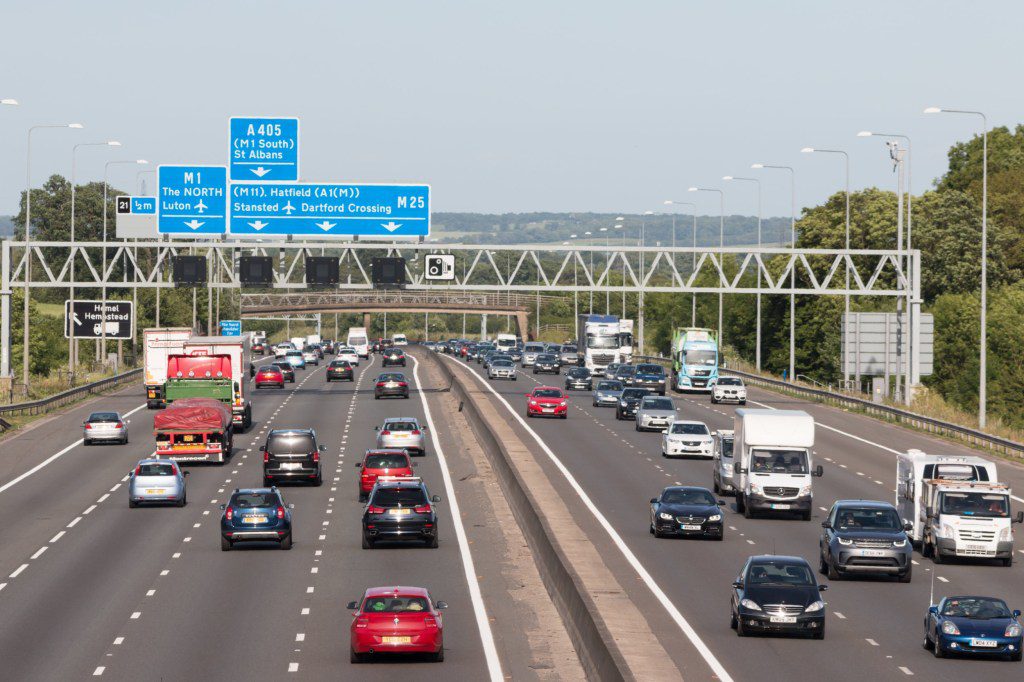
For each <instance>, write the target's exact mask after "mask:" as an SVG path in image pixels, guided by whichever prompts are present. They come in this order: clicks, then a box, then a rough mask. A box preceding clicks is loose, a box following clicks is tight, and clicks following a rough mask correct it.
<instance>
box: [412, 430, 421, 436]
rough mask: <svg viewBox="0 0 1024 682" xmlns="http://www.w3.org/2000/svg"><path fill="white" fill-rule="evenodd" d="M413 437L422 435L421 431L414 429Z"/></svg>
mask: <svg viewBox="0 0 1024 682" xmlns="http://www.w3.org/2000/svg"><path fill="white" fill-rule="evenodd" d="M412 435H414V436H418V435H420V430H419V429H413V430H412Z"/></svg>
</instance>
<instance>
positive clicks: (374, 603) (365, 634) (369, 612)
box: [348, 586, 448, 663]
mask: <svg viewBox="0 0 1024 682" xmlns="http://www.w3.org/2000/svg"><path fill="white" fill-rule="evenodd" d="M348 608H349V610H351V611H354V613H353V614H352V616H353V618H352V628H351V632H352V645H351V654H350V659H351V661H352V662H353V663H361V662H363V661H364V660H366V657H367V656H369V655H372V654H381V653H384V654H391V653H402V654H427V655H430V656H431V657H432V658H433V659H434V660H435V661H443V660H444V626H443V624H442V622H441V609H446V608H448V605H447V604H445V603H444V602H443V601H439V602H435V601H434V600H433V599H431V598H430V593H429V592H427V591H426V590H425V589H423V588H422V587H402V586H398V587H371V588H370V589H368V590H366V592H365V594H363V598H362V600H361V601H358V602H355V601H354V602H350V603H349V605H348Z"/></svg>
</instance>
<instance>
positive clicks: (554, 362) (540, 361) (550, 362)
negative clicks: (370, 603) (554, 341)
mask: <svg viewBox="0 0 1024 682" xmlns="http://www.w3.org/2000/svg"><path fill="white" fill-rule="evenodd" d="M533 373H534V374H561V373H562V365H561V363H560V362H559V361H558V356H557V355H555V354H554V353H541V354H540V355H538V356H537V359H536V360H534V361H533Z"/></svg>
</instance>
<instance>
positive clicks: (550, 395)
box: [526, 386, 569, 419]
mask: <svg viewBox="0 0 1024 682" xmlns="http://www.w3.org/2000/svg"><path fill="white" fill-rule="evenodd" d="M526 416H527V417H534V416H544V417H559V418H561V419H565V418H566V417H568V416H569V402H568V399H567V398H566V396H565V392H563V391H562V389H560V388H556V387H554V386H538V387H537V388H535V389H533V390H532V391H531V392H529V393H527V394H526Z"/></svg>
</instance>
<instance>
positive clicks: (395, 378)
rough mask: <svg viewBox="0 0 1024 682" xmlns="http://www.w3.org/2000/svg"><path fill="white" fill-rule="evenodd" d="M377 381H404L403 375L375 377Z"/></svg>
mask: <svg viewBox="0 0 1024 682" xmlns="http://www.w3.org/2000/svg"><path fill="white" fill-rule="evenodd" d="M377 381H378V382H380V381H405V375H404V374H397V373H396V374H381V375H380V376H379V377H377Z"/></svg>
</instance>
